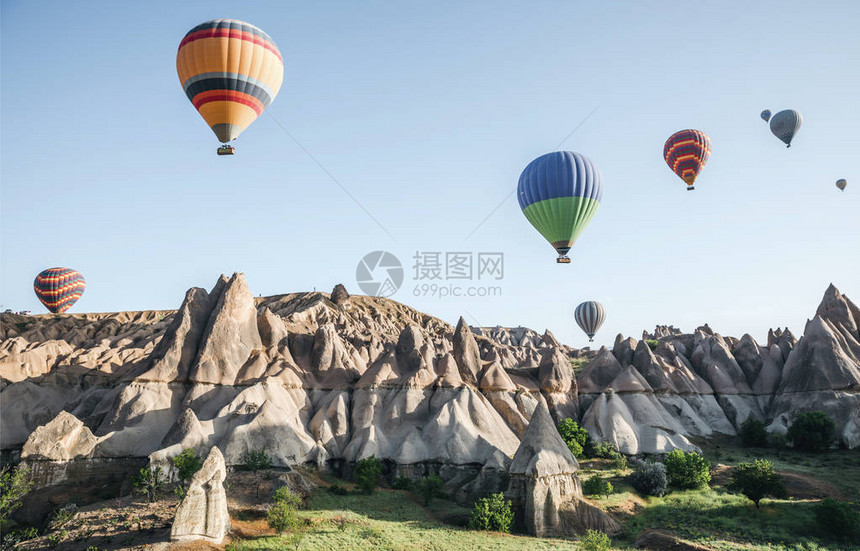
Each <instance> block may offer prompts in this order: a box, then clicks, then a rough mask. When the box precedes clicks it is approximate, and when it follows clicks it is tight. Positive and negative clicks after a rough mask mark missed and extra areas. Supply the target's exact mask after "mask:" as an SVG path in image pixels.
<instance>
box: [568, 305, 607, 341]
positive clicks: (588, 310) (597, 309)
mask: <svg viewBox="0 0 860 551" xmlns="http://www.w3.org/2000/svg"><path fill="white" fill-rule="evenodd" d="M573 317H574V318H575V319H576V323H577V325H579V327H580V329H582V330H583V331H585V334H586V335H588V340H589V341H591V340H594V334H595V333H597V330H598V329H600V326H601V325H603V321H604V320H605V319H606V310H604V309H603V305H602V304H600V303H599V302H596V301H593V300H590V301H588V302H583V303H582V304H580V305H579V306H577V307H576V311H575V312H574V313H573Z"/></svg>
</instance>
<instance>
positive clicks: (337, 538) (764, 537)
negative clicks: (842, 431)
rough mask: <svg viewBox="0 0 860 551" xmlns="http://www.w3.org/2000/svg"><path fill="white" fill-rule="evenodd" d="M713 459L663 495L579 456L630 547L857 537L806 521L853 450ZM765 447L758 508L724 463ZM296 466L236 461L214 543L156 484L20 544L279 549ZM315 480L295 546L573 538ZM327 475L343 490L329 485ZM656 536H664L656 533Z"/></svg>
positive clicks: (710, 447) (856, 487) (831, 545)
mask: <svg viewBox="0 0 860 551" xmlns="http://www.w3.org/2000/svg"><path fill="white" fill-rule="evenodd" d="M699 444H700V445H702V446H703V448H704V453H705V455H706V457H708V459H710V460H711V462H712V467H713V469H712V476H713V478H712V483H711V487H710V488H707V489H700V490H692V491H684V492H678V491H675V492H672V493H670V494H668V495H667V496H664V497H659V498H658V497H650V498H645V497H641V496H639V495H638V494H636V493H635V492H634V491H633V490H632V488H631V487H630V486H629V484H628V483H627V482H626V480H625V477H626V475H627V474H629V472H630V471H629V470H628V469H618V468H617V467H616V466H615V465H614V464H613V463H612V462H610V461H608V460H589V461H583V462H582V463H581V468H582V471H581V473H580V475H581V479H582V480H585V479H587V478H588V477H590V476H592V475H593V474H595V473H598V474H600V475H601V476H603V477H605V478H608V479H609V480H610V481H611V483H612V485H613V486H614V493H612V494H611V495H610V496H608V497H603V498H594V499H591V502H592V503H594V504H595V505H597V506H599V507H601V508H603V509H604V510H606V511H608V512H609V513H610V514H612V515H613V516H614V517H615V518H616V519H618V520H619V521H620V522H621V523H622V527H623V528H622V532H621V534H619V535H618V536H616V537H615V538H613V549H632V548H634V547H633V545H634V542H635V541H636V539H637V538H638V537H639V536H640V535H641V534H642V533H643V531H645V530H655V531H657V537H655V538H652V543H655V542H656V543H655V544H656V546H655V547H650V548H652V549H677V547H673V545H674V544H675V543H679V542H685V543H688V544H690V545H691V546H699V547H690V549H693V548H697V549H714V550H733V549H746V550H762V551H763V550H796V551H813V550H816V551H817V550H823V549H833V550H847V549H857V547H852V546H850V544H842V543H840V542H836V541H833V540H832V539H829V538H828V537H827V536H826V535H825V534H824V533H822V532H820V531H819V530H818V528H817V526H816V525H815V521H814V514H813V507H814V505H815V503H816V502H817V501H818V500H819V499H821V498H823V497H835V498H838V499H842V500H849V501H855V502H856V501H858V500H860V452H858V451H856V450H855V451H843V450H834V451H831V452H828V453H824V454H803V453H798V452H792V451H783V452H782V453H781V454H780V455H779V456H778V457H777V456H776V455H775V453H774V452H773V451H772V450H765V449H742V448H738V447H736V446H734V445H733V442H732V441H731V440H729V439H726V440H725V441H722V442H720V441H711V442H708V443H704V442H701V443H699ZM758 457H764V458H767V459H770V460H772V461H773V462H774V464H775V466H776V468H777V469H778V470H779V471H780V472H781V474H782V475H783V478H784V480H785V482H786V486H787V488H788V491H789V494H790V495H791V497H790V498H789V499H786V500H771V499H765V500H764V501H763V502H762V506H761V508H760V509H756V508H755V506H754V505H753V504H752V502H750V501H749V500H747V499H746V498H744V497H743V496H739V495H735V494H730V493H727V492H725V491H724V489H723V487H724V485H725V484H726V483H727V482H728V477H729V473H730V470H731V468H732V466H734V465H736V464H737V463H739V462H744V461H751V460H752V459H755V458H758ZM296 478H300V477H295V476H293V478H290V475H285V474H284V473H280V472H275V471H266V472H261V473H233V474H231V475H230V477H228V486H227V494H228V498H229V508H230V515H231V519H232V525H233V531H232V533H231V541H230V542H229V543H227V544H222V545H219V546H215V545H209V544H202V543H192V544H185V545H173V546H170V545H169V544H167V543H166V541H167V539H168V538H169V530H170V528H169V527H170V523H171V521H172V515H173V511H174V510H175V508H176V506H177V503H178V500H177V499H176V498H175V497H173V496H172V495H168V492H165V495H164V496H163V497H162V498H161V499H159V500H158V501H157V502H156V503H153V504H149V503H146V502H145V500H143V499H137V498H136V499H130V498H126V499H124V500H122V501H117V500H111V501H107V502H102V503H97V504H93V505H90V506H87V507H82V508H81V509H80V510H79V511H78V513H77V515H76V516H75V518H74V519H72V520H71V521H69V522H68V523H67V524H66V525H64V526H62V527H60V528H58V529H56V530H54V531H53V532H51V533H49V534H46V535H43V536H41V537H39V538H37V539H35V540H31V541H28V542H26V543H24V544H22V545H21V547H20V549H28V550H36V549H52V548H55V549H68V550H70V551H96V550H98V551H106V550H114V549H133V550H143V549H146V550H150V551H161V550H167V549H171V550H174V549H175V550H180V551H197V550H216V549H217V550H225V549H226V551H242V550H265V549H271V550H280V549H293V548H294V547H293V545H291V544H290V541H289V537H288V536H277V535H275V534H274V532H273V531H272V530H271V529H270V528H269V527H268V525H267V523H266V520H265V508H266V505H267V504H266V502H267V501H268V500H269V498H270V496H271V494H272V492H273V491H274V489H275V488H277V487H278V486H280V485H282V484H284V483H289V484H290V485H291V486H294V484H295V481H296ZM307 478H310V479H313V480H314V482H315V483H316V484H318V485H319V487H318V488H317V489H316V490H314V491H313V492H312V494H311V495H310V496H309V498H308V500H307V504H306V508H305V509H304V510H302V512H301V515H302V517H304V518H305V519H308V521H309V523H310V529H309V531H308V533H307V534H306V535H305V537H304V538H303V540H302V541H301V542H300V545H299V547H298V549H300V550H324V549H327V550H337V551H343V550H348V549H379V550H382V549H386V550H389V549H390V550H411V549H418V550H447V549H458V550H459V549H462V550H480V549H494V550H495V549H499V550H505V549H511V550H522V549H529V550H532V549H537V550H540V549H580V548H581V547H580V544H579V542H578V541H568V540H559V539H538V538H531V537H526V536H519V535H508V534H499V533H489V532H477V531H471V530H467V529H466V528H465V525H466V523H467V521H468V518H469V515H470V510H468V509H466V508H463V507H461V506H459V505H457V504H455V503H453V502H452V501H448V500H444V499H434V500H433V501H432V502H431V504H430V505H429V506H428V507H424V506H422V505H421V502H420V498H418V497H417V496H415V495H413V494H411V493H409V492H405V491H398V490H390V489H379V490H377V491H376V492H375V493H374V494H372V495H363V494H360V493H358V492H357V491H356V490H355V488H354V487H353V486H352V485H351V484H350V483H347V482H344V481H342V480H338V479H335V478H333V477H328V476H325V477H322V476H319V475H317V474H315V473H314V472H309V473H307ZM332 484H338V485H341V486H343V487H345V488H347V489H348V490H349V493H348V494H347V495H336V494H334V493H331V492H329V491H328V490H327V488H328V487H329V486H331V485H332ZM661 542H662V543H661Z"/></svg>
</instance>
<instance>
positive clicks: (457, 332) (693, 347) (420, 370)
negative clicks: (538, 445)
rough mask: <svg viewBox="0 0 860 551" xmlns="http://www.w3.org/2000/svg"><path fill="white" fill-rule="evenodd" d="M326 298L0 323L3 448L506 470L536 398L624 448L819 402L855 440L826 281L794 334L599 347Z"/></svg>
mask: <svg viewBox="0 0 860 551" xmlns="http://www.w3.org/2000/svg"><path fill="white" fill-rule="evenodd" d="M333 294H334V295H335V297H334V298H335V301H332V300H331V298H332V297H331V296H330V295H328V294H325V293H293V294H288V295H279V296H273V297H265V298H255V297H254V296H253V294H252V293H251V292H250V290H249V289H248V286H247V284H246V282H245V279H244V277H243V276H242V275H241V274H234V275H233V276H232V277H230V278H227V277H224V276H222V277H221V278H220V279H219V280H218V282H217V283H216V285H215V286H214V287H213V289H212V290H211V291H206V290H205V289H202V288H192V289H190V290H189V291H188V292H187V293H186V296H185V299H184V301H183V302H182V305H181V306H180V308H179V309H178V310H176V311H161V312H126V313H116V314H72V315H68V314H67V315H39V316H18V315H14V314H2V315H0V322H2V323H0V339H2V341H0V387H2V390H0V404H2V416H0V447H2V448H3V449H7V450H8V449H16V448H20V447H21V446H22V445H23V446H24V449H23V452H22V455H23V457H24V458H25V459H29V460H66V459H70V458H75V457H94V458H100V457H101V458H117V457H147V456H149V457H150V458H151V459H153V460H155V461H162V460H166V459H168V458H169V457H171V456H172V455H174V454H176V453H178V452H179V451H180V450H181V449H183V448H185V447H194V448H197V449H198V450H201V451H203V452H205V451H208V450H209V449H210V448H211V447H213V446H218V447H219V448H220V449H221V450H222V451H223V453H224V458H225V461H226V463H227V464H228V465H232V464H237V463H238V462H239V461H240V457H241V455H242V453H243V452H245V451H248V450H252V449H261V448H265V449H267V450H268V452H269V453H270V454H271V455H272V456H273V458H274V461H275V464H276V465H290V464H297V463H306V462H313V463H317V464H319V465H321V466H322V465H336V464H341V463H349V462H352V461H355V460H357V459H361V458H364V457H368V456H370V455H376V456H377V457H381V458H385V459H389V460H391V461H392V462H393V463H395V464H397V465H400V466H408V465H443V464H444V465H460V466H468V465H479V466H488V465H489V466H491V467H492V468H494V469H497V470H502V471H503V470H506V469H507V468H508V467H509V466H510V463H511V460H512V458H513V456H514V454H515V452H516V450H517V449H518V447H519V446H520V443H521V439H522V438H523V436H524V434H525V432H526V430H527V428H528V425H529V420H530V419H531V417H532V414H533V412H534V411H535V409H536V408H537V407H538V406H539V405H544V406H546V407H547V409H548V411H549V412H550V414H551V415H552V417H553V419H554V421H556V422H557V421H558V420H559V419H561V418H563V417H574V418H577V419H580V420H581V422H582V424H583V425H584V426H585V427H586V428H587V429H588V430H589V431H590V432H591V433H592V435H593V436H594V437H595V438H598V439H600V440H605V441H610V442H613V443H615V444H616V445H617V446H618V448H619V449H620V450H621V451H623V452H625V453H629V454H636V453H663V452H666V451H668V450H669V449H671V448H675V447H678V448H683V449H692V448H694V447H695V446H694V445H693V443H692V441H691V438H693V437H708V436H711V435H713V434H714V433H722V434H729V435H731V434H734V433H735V431H736V430H737V428H738V427H739V425H740V423H742V422H743V421H744V420H745V419H746V418H747V417H749V416H753V417H755V418H758V419H762V420H764V421H766V422H768V423H769V425H770V426H769V428H770V430H773V431H784V430H786V427H787V424H788V423H789V422H790V418H791V416H792V415H793V414H795V413H796V412H798V411H802V410H808V409H823V410H825V411H826V412H827V413H828V414H829V415H830V416H831V417H833V418H834V420H836V422H837V431H838V435H839V439H840V442H841V444H842V445H844V446H847V447H856V446H858V444H860V418H858V417H860V330H858V326H860V310H858V308H857V307H856V306H855V305H854V304H853V303H852V302H851V301H850V300H849V299H848V298H847V297H845V296H844V295H842V294H840V293H839V291H838V290H837V289H836V288H835V287H833V286H831V287H830V288H829V289H828V290H827V292H826V293H825V295H824V299H823V300H822V303H821V305H820V306H819V308H818V310H817V311H816V314H815V316H814V318H813V319H811V320H810V321H809V322H808V323H807V325H806V328H805V330H804V334H803V336H802V337H801V338H800V339H799V340H797V339H795V337H794V336H793V335H792V334H791V332H789V331H788V330H784V331H780V330H775V331H771V332H770V334H769V336H768V342H767V343H764V344H759V343H757V342H756V341H755V340H754V339H753V338H752V337H750V336H749V335H744V336H742V337H741V338H740V339H736V338H732V337H724V336H721V335H720V334H718V333H716V332H714V331H713V330H712V329H711V328H710V327H708V326H707V325H704V326H702V327H699V328H697V329H696V330H695V331H694V332H693V333H691V334H684V333H681V332H680V331H679V330H677V329H675V328H673V327H658V328H657V329H656V330H655V332H654V333H653V334H645V335H644V336H646V337H649V340H648V342H646V340H644V339H643V340H641V341H637V340H635V339H633V338H629V337H628V338H624V337H623V336H621V335H619V336H618V338H617V339H616V341H615V344H614V346H613V348H612V349H611V350H610V349H608V348H601V349H600V350H599V351H596V352H588V351H585V352H583V351H578V350H574V349H570V348H568V347H565V346H563V345H561V344H560V343H559V342H558V341H557V339H555V337H554V336H553V335H552V334H551V333H550V332H549V331H547V332H545V333H544V334H542V335H541V334H538V333H536V332H534V331H531V330H528V329H525V328H513V329H505V328H470V327H469V326H468V324H466V322H465V321H464V320H463V319H460V321H459V323H458V324H457V326H456V327H452V326H450V325H448V324H447V323H445V322H443V321H441V320H438V319H436V318H433V317H432V316H428V315H426V314H422V313H420V312H417V311H415V310H413V309H411V308H409V307H407V306H404V305H402V304H399V303H396V302H394V301H390V300H387V299H382V298H374V297H365V296H358V295H353V296H350V295H349V294H348V293H347V292H346V289H345V288H343V287H342V286H341V287H340V288H338V289H336V291H335V292H334V293H333ZM650 337H654V340H656V341H657V343H656V346H655V345H654V342H653V341H652V340H650ZM652 347H653V348H652ZM580 357H587V358H590V361H589V362H588V364H587V365H586V366H585V368H584V369H583V370H582V371H581V372H579V373H578V375H575V374H574V371H573V368H572V366H571V362H570V360H571V359H572V358H580ZM61 412H64V413H62V416H61V418H57V416H58V415H59V414H61ZM55 418H56V419H55ZM76 421H77V422H79V423H80V427H79V428H75V434H76V436H75V437H74V438H72V439H71V440H72V441H70V443H69V445H68V446H67V448H68V449H65V448H64V449H57V448H56V446H54V447H53V449H48V448H51V446H47V445H46V444H45V441H46V438H45V437H44V436H43V434H47V433H50V431H51V430H55V427H54V428H52V425H57V426H59V425H62V426H66V425H68V426H69V427H71V426H72V425H74V426H75V427H77V424H76ZM39 427H42V429H40V430H41V432H39V431H37V429H39ZM83 429H86V431H87V432H84V430H83ZM63 430H65V429H63ZM46 431H47V432H46ZM28 439H29V440H30V441H28ZM40 442H42V443H41V444H40ZM25 443H26V445H25ZM61 447H62V446H61ZM470 469H471V470H469V473H470V474H469V475H468V477H472V478H476V477H480V476H481V475H480V473H481V472H483V469H480V468H479V469H474V468H471V467H470ZM457 476H461V477H462V476H465V475H463V472H462V471H459V474H451V475H450V476H449V477H448V478H449V480H454V479H455V478H456V477H457ZM461 482H462V481H461Z"/></svg>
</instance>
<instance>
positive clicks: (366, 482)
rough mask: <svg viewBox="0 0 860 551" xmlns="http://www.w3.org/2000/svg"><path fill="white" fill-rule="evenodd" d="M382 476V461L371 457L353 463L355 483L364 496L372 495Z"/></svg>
mask: <svg viewBox="0 0 860 551" xmlns="http://www.w3.org/2000/svg"><path fill="white" fill-rule="evenodd" d="M380 474H382V461H380V460H379V459H377V458H376V456H374V455H371V456H370V457H367V458H365V459H361V460H359V461H356V463H355V471H354V475H355V483H356V484H357V485H358V487H359V488H361V490H362V491H363V492H364V493H365V494H372V493H373V491H374V490H375V489H376V485H377V484H378V481H379V475H380Z"/></svg>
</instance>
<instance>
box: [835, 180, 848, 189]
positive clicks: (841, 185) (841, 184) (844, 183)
mask: <svg viewBox="0 0 860 551" xmlns="http://www.w3.org/2000/svg"><path fill="white" fill-rule="evenodd" d="M847 185H848V181H847V180H846V179H845V178H840V179H838V180H836V187H838V188H839V189H840V190H842V191H845V187H846V186H847Z"/></svg>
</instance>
